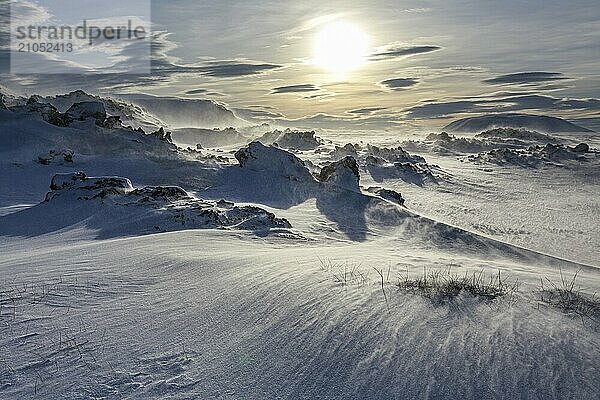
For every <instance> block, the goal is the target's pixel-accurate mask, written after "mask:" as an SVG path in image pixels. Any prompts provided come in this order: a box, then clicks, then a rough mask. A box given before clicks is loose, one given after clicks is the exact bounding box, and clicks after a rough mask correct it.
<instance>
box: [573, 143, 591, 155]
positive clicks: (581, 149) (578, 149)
mask: <svg viewBox="0 0 600 400" xmlns="http://www.w3.org/2000/svg"><path fill="white" fill-rule="evenodd" d="M573 151H574V152H575V153H589V151H590V146H589V145H588V144H587V143H579V144H578V145H577V146H575V147H573Z"/></svg>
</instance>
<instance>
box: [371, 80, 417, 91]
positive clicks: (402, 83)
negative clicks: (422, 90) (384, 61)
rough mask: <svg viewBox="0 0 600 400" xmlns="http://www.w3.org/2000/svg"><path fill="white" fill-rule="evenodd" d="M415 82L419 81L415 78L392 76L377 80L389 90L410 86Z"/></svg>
mask: <svg viewBox="0 0 600 400" xmlns="http://www.w3.org/2000/svg"><path fill="white" fill-rule="evenodd" d="M417 83H419V81H418V80H417V79H415V78H393V79H386V80H385V81H381V82H379V84H380V85H381V86H383V87H386V88H388V89H391V90H402V89H406V88H409V87H411V86H415V85H416V84H417Z"/></svg>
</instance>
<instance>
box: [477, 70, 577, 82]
mask: <svg viewBox="0 0 600 400" xmlns="http://www.w3.org/2000/svg"><path fill="white" fill-rule="evenodd" d="M565 79H569V78H567V77H566V76H564V75H563V74H561V73H560V72H518V73H514V74H507V75H500V76H497V77H495V78H491V79H486V80H484V81H483V82H484V83H488V84H491V85H507V84H519V85H522V84H537V83H545V82H552V81H560V80H565Z"/></svg>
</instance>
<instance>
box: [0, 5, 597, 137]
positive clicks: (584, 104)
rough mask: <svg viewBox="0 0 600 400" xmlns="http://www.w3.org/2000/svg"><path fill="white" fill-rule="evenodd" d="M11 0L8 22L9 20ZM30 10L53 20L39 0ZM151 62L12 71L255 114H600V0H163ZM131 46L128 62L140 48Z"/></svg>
mask: <svg viewBox="0 0 600 400" xmlns="http://www.w3.org/2000/svg"><path fill="white" fill-rule="evenodd" d="M9 3H10V2H9V1H3V2H2V4H1V5H2V9H1V16H0V24H2V25H5V26H6V25H7V24H8V23H9V18H8V13H7V11H8V7H7V6H8V5H9ZM18 3H19V7H20V8H19V10H20V12H23V13H27V14H28V15H35V16H36V20H37V21H41V22H40V23H43V21H54V22H57V21H55V20H53V15H51V13H48V10H47V8H44V7H43V5H41V4H40V2H38V1H19V2H18ZM152 6H153V7H152V26H153V35H154V36H153V38H154V40H153V44H152V74H150V75H148V74H104V75H95V74H91V75H90V74H80V75H73V74H64V75H60V74H58V75H56V74H54V75H44V74H39V75H15V74H10V73H8V70H7V68H6V64H7V59H8V57H9V54H10V51H11V50H10V45H9V43H7V35H3V36H1V37H0V46H1V47H0V64H1V65H3V66H5V68H3V72H4V73H3V74H1V75H0V82H1V84H2V85H3V86H6V87H7V88H9V89H11V90H15V91H18V92H19V93H26V94H34V93H36V94H37V93H39V94H59V93H66V92H68V91H71V90H76V89H83V90H86V91H89V92H91V93H94V94H102V95H115V94H122V93H128V94H135V93H144V94H151V95H156V96H177V97H183V98H202V99H204V98H208V99H213V100H216V101H219V102H221V103H224V104H226V105H227V106H228V107H230V108H232V109H234V110H238V112H242V113H243V114H244V115H245V116H246V117H247V118H249V119H251V120H252V121H253V122H257V123H258V122H270V121H281V122H286V123H297V124H298V125H302V126H312V127H322V128H335V129H348V128H352V129H396V128H399V129H404V128H406V129H408V128H414V127H425V128H429V127H441V126H444V125H446V124H447V123H448V122H450V121H452V120H454V119H456V118H461V117H468V116H475V115H481V114H484V113H496V112H519V113H533V114H544V115H551V116H555V117H562V118H566V119H568V120H570V121H572V122H575V123H579V124H581V125H582V126H586V127H591V128H592V129H594V127H597V126H599V125H600V99H599V98H600V95H599V92H600V79H599V78H598V75H597V71H598V70H600V61H599V60H600V57H599V56H600V46H599V43H600V29H599V22H598V21H599V20H600V8H599V7H598V6H597V2H595V1H592V0H576V1H574V2H570V3H564V2H560V1H555V0H551V1H528V2H522V1H516V0H509V1H505V2H494V1H474V0H456V1H446V2H442V1H433V0H427V1H391V0H378V1H365V0H349V1H337V0H336V1H330V2H326V3H324V2H318V1H313V0H309V1H304V2H301V3H300V2H294V3H292V2H283V3H282V2H275V1H272V0H260V1H253V2H241V1H231V0H229V1H227V0H226V1H220V2H207V1H193V0H178V1H168V2H167V1H157V0H156V1H153V2H152ZM127 50H128V49H126V48H124V49H122V52H121V53H120V54H116V55H115V59H116V60H119V62H123V60H128V59H129V60H133V59H134V58H135V57H136V54H131V53H128V52H127Z"/></svg>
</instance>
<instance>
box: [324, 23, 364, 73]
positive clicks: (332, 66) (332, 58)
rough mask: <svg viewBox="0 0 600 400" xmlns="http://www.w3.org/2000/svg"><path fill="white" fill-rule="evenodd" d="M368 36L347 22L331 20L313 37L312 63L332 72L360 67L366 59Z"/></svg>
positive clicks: (341, 71) (344, 71)
mask: <svg viewBox="0 0 600 400" xmlns="http://www.w3.org/2000/svg"><path fill="white" fill-rule="evenodd" d="M368 52H369V43H368V36H367V35H366V34H365V32H364V31H363V30H362V29H361V28H360V27H358V26H356V25H354V24H351V23H348V22H341V21H337V22H332V23H330V24H328V25H327V26H326V27H325V28H323V29H322V30H321V31H320V32H319V33H318V34H317V35H316V37H315V43H314V63H315V64H316V65H318V66H320V67H322V68H325V69H327V70H328V71H330V72H332V73H334V74H345V73H348V72H351V71H354V70H356V69H358V68H360V67H361V66H362V65H363V64H364V63H365V62H366V60H367V56H368Z"/></svg>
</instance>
